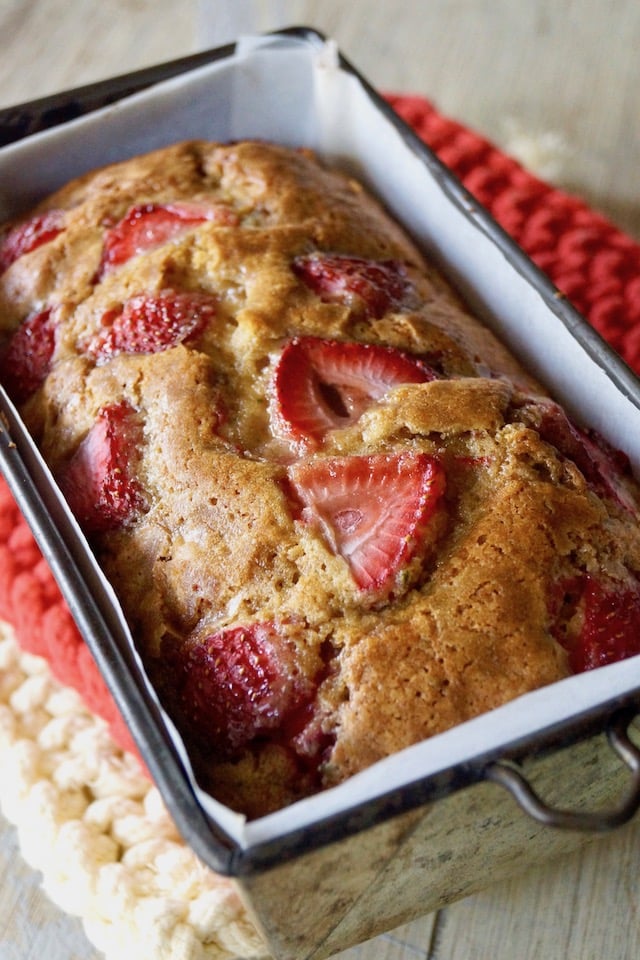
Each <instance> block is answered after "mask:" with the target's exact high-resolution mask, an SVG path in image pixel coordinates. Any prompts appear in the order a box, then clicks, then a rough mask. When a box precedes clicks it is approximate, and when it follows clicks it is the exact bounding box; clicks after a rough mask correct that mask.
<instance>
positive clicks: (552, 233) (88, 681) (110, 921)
mask: <svg viewBox="0 0 640 960" xmlns="http://www.w3.org/2000/svg"><path fill="white" fill-rule="evenodd" d="M389 100H390V102H391V104H392V105H393V106H394V107H395V109H396V110H397V111H398V113H400V114H401V115H402V116H403V117H404V119H405V120H407V121H408V122H409V123H410V124H411V125H412V126H413V128H414V129H415V130H416V132H417V133H418V134H419V135H420V136H421V137H422V138H423V139H424V140H425V141H426V142H427V143H428V144H429V145H430V146H431V147H432V148H433V149H434V150H435V151H436V152H437V153H438V155H439V156H440V157H441V159H442V160H443V161H444V162H445V163H447V164H448V165H449V166H450V167H451V168H452V170H453V171H454V172H455V173H456V174H457V175H458V176H459V177H460V179H461V180H462V181H463V183H464V184H465V186H466V187H467V189H468V190H469V191H470V192H471V193H472V194H474V195H475V197H476V198H477V199H478V200H479V201H480V202H481V203H483V204H484V205H485V206H486V207H488V209H489V210H490V211H491V213H492V214H493V215H494V217H495V218H496V220H498V222H499V223H500V224H501V225H502V226H503V227H504V228H505V229H506V230H507V231H508V232H509V233H511V235H512V236H513V237H514V238H515V240H516V241H518V243H520V245H521V246H522V247H523V248H524V249H525V250H526V251H527V252H528V253H529V254H530V256H531V257H532V258H533V260H534V261H535V262H536V263H537V264H538V266H539V267H541V268H542V269H543V270H545V271H546V272H547V274H548V275H549V276H550V278H551V280H552V281H553V282H554V284H555V285H556V286H557V287H558V288H559V289H560V290H561V291H562V292H563V293H564V294H565V295H566V296H567V297H568V298H569V299H570V300H571V301H572V302H573V303H574V304H575V306H576V307H577V308H578V309H579V310H580V311H581V312H582V313H583V314H584V315H585V316H586V317H587V318H588V320H589V321H590V322H591V323H592V324H593V325H594V327H596V328H597V329H598V330H599V331H600V333H601V334H602V335H603V336H604V337H605V338H606V339H608V341H609V342H610V343H611V345H612V346H613V347H614V348H615V349H616V350H618V351H619V353H620V354H621V355H622V356H623V357H624V358H625V359H626V361H627V362H628V363H629V364H630V365H631V366H632V367H634V368H635V369H636V370H640V323H639V321H640V245H638V244H637V243H635V242H634V241H633V240H631V239H630V238H629V237H627V236H625V235H624V234H623V233H622V232H621V231H620V230H618V229H617V228H616V227H615V226H613V224H611V223H610V222H608V221H607V220H606V219H605V218H604V217H603V216H600V215H599V214H597V213H595V212H594V211H593V210H591V209H590V208H589V207H588V206H587V205H586V204H585V203H584V202H582V201H581V200H579V199H577V198H576V197H573V196H570V195H568V194H566V193H564V192H563V191H561V190H558V189H555V188H554V187H551V186H549V185H548V184H547V183H545V182H543V181H542V180H540V179H539V178H538V177H536V176H534V174H532V173H531V172H529V171H528V170H526V169H525V168H524V167H523V166H522V165H521V164H520V163H519V162H517V161H516V160H515V159H513V158H512V157H510V156H507V155H506V154H505V153H504V152H502V151H500V150H498V149H497V148H496V147H495V146H494V145H493V144H491V143H490V142H489V141H487V140H485V139H484V138H482V137H480V136H478V135H477V134H476V133H474V132H472V131H470V130H469V129H467V128H465V127H463V126H462V125H461V124H459V123H457V122H455V121H453V120H450V119H448V118H446V117H443V116H442V115H441V114H440V113H439V112H438V111H437V110H436V109H435V108H434V107H433V106H432V105H431V104H430V103H428V102H427V101H425V100H424V99H423V98H422V97H409V96H398V95H392V96H390V97H389ZM0 619H2V620H4V621H5V622H6V623H7V624H10V625H11V626H10V627H9V628H8V629H7V630H5V631H4V632H3V633H1V634H0V768H1V769H2V774H3V775H2V777H1V778H0V806H1V807H2V810H3V813H4V814H5V816H6V817H7V818H8V819H9V820H11V821H12V822H13V823H15V824H16V825H17V827H18V834H19V841H20V846H21V850H22V852H23V854H24V856H25V858H26V859H27V860H28V861H29V863H30V864H31V865H33V866H34V867H35V868H37V869H39V870H41V871H42V873H43V876H44V884H45V889H46V890H47V892H48V894H49V895H50V896H51V898H52V899H53V900H54V901H55V902H57V903H58V904H59V905H60V906H61V907H62V908H63V909H64V910H66V911H67V912H69V913H71V914H75V915H77V916H79V917H81V918H82V920H83V922H84V924H85V929H86V930H87V933H88V935H89V937H90V939H91V940H92V941H93V942H94V943H95V945H96V946H97V947H98V948H99V949H100V950H102V951H104V953H105V954H106V955H107V956H108V957H109V958H113V960H115V958H116V957H117V958H118V960H119V958H122V957H124V956H127V957H128V956H131V957H136V958H140V960H147V958H149V960H150V958H153V960H196V958H199V960H200V958H202V960H222V958H230V957H243V958H251V957H258V956H262V955H264V952H265V951H264V948H263V947H262V946H261V943H260V940H259V937H258V936H257V934H256V933H255V931H254V930H253V928H252V926H251V924H250V922H249V921H248V919H247V916H246V914H245V912H244V909H243V907H242V905H241V902H240V900H239V898H238V896H237V893H236V891H235V887H234V885H233V882H232V881H229V880H226V879H224V878H221V877H218V876H216V875H214V874H213V873H212V872H211V871H209V870H208V869H206V868H204V867H203V866H202V865H200V864H199V863H198V861H197V860H196V858H195V856H194V855H193V854H192V852H191V851H190V850H189V849H188V847H187V846H186V845H185V844H184V843H183V842H182V841H181V840H180V838H179V837H178V836H177V834H176V832H175V828H174V827H173V825H172V823H171V821H170V819H169V817H168V816H167V814H166V812H165V811H164V808H163V806H162V802H161V800H160V798H159V796H158V794H157V791H156V789H155V787H154V786H153V785H152V784H151V783H150V782H149V780H148V779H147V778H146V776H145V775H144V772H143V770H142V767H141V766H140V764H139V762H138V760H137V759H136V757H135V749H134V747H133V744H132V742H131V739H130V736H129V733H128V731H127V729H126V727H125V725H124V723H123V721H122V719H121V718H120V715H119V713H118V711H117V708H116V707H115V704H114V703H113V701H112V699H111V697H110V696H109V694H108V692H107V690H106V687H105V685H104V682H103V681H102V679H101V677H100V675H99V673H98V670H97V668H96V666H95V664H94V662H93V660H92V658H91V655H90V654H89V652H88V650H87V648H86V647H85V645H84V643H83V641H82V639H81V638H80V636H79V634H78V632H77V630H76V627H75V625H74V623H73V620H72V619H71V615H70V614H69V611H68V610H67V607H66V605H65V603H64V601H63V600H62V597H61V596H60V593H59V591H58V588H57V586H56V584H55V582H54V580H53V578H52V576H51V573H50V571H49V569H48V567H47V566H46V564H45V562H44V561H43V560H42V558H41V556H40V554H39V551H38V549H37V547H36V545H35V542H34V541H33V538H32V536H31V534H30V532H29V530H28V528H27V526H26V524H25V522H24V520H23V519H22V517H21V515H20V513H19V511H18V509H17V507H16V505H15V503H14V501H13V499H12V497H11V495H10V494H9V492H8V490H7V488H6V486H5V484H4V483H3V482H2V481H0ZM34 655H37V656H34ZM76 691H77V692H76ZM78 692H79V693H80V694H81V697H82V699H81V698H80V696H78ZM83 701H84V703H83Z"/></svg>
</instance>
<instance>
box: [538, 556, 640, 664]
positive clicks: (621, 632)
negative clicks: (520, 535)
mask: <svg viewBox="0 0 640 960" xmlns="http://www.w3.org/2000/svg"><path fill="white" fill-rule="evenodd" d="M557 592H558V593H559V594H561V595H562V605H561V607H559V605H558V603H557V597H556V598H554V599H555V601H556V602H555V603H552V615H553V614H555V619H554V624H553V626H552V633H553V635H554V636H555V637H556V639H557V640H558V642H559V643H561V644H562V646H563V647H565V649H566V650H568V652H569V666H570V669H571V670H572V671H573V672H574V673H583V672H584V671H585V670H593V669H594V668H596V667H602V666H605V665H606V664H608V663H617V662H618V661H619V660H626V659H627V658H628V657H633V656H635V655H636V654H638V653H640V588H638V586H625V585H611V586H605V585H604V584H603V583H601V582H599V581H598V580H597V579H596V578H595V577H593V576H590V575H589V574H586V575H584V576H582V577H580V576H579V577H573V578H571V579H570V580H568V581H565V582H564V584H563V585H561V587H560V588H559V589H558V591H557ZM554 607H555V609H554Z"/></svg>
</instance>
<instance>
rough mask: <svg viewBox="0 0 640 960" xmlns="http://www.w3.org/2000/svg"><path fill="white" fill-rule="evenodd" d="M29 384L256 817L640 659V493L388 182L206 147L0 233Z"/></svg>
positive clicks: (68, 484)
mask: <svg viewBox="0 0 640 960" xmlns="http://www.w3.org/2000/svg"><path fill="white" fill-rule="evenodd" d="M0 316H1V318H2V327H3V331H4V334H3V343H2V351H1V357H0V366H1V375H2V382H3V383H4V384H5V386H6V387H7V389H8V391H9V392H10V394H11V396H12V397H13V399H14V400H15V402H16V403H17V404H18V405H19V408H20V410H21V413H22V416H23V418H24V420H25V422H26V424H27V426H28V427H29V429H30V431H31V432H32V434H33V436H34V437H35V439H36V441H37V442H38V444H39V446H40V448H41V450H42V452H43V455H44V456H45V458H46V459H47V461H48V462H49V464H50V465H51V468H52V470H53V472H54V475H55V476H56V478H57V481H58V483H59V485H60V487H61V489H62V491H63V492H64V494H65V496H66V498H67V500H68V502H69V504H70V506H71V509H72V510H73V511H74V513H75V515H76V517H77V518H78V521H79V523H80V524H81V526H82V527H83V529H84V531H85V533H86V536H87V538H88V540H89V543H90V544H91V546H92V548H93V550H94V551H95V553H96V555H97V557H98V559H99V561H100V563H101V565H102V566H103V568H104V570H105V571H106V573H107V575H108V577H109V578H110V580H111V581H112V583H113V584H114V586H115V588H116V590H117V592H118V595H119V597H120V599H121V602H122V605H123V608H124V610H125V613H126V615H127V617H128V620H129V622H130V625H131V628H132V632H133V635H134V638H135V641H136V643H137V645H138V648H139V650H140V653H141V655H142V657H143V660H144V662H145V664H146V669H147V670H148V673H149V676H150V678H151V680H152V682H153V683H154V685H155V686H156V689H157V690H158V693H159V696H160V697H161V699H162V701H163V703H164V704H165V706H166V709H167V711H168V712H169V713H170V714H171V716H172V717H173V719H174V721H175V723H176V725H177V727H178V728H179V730H180V731H181V733H182V736H183V737H184V740H185V742H186V744H187V745H188V748H189V751H190V754H191V757H192V759H193V763H194V767H195V769H196V770H197V772H198V776H199V778H200V780H201V782H202V784H203V786H204V787H205V788H206V789H208V790H209V791H210V792H211V793H212V794H213V795H214V796H216V797H217V798H219V799H220V800H221V801H223V802H224V803H227V804H228V805H230V806H231V807H233V808H234V809H236V810H238V811H242V812H244V813H245V814H246V815H247V816H249V817H256V816H260V815H263V814H265V813H267V812H269V811H272V810H275V809H278V808H280V807H282V806H284V805H286V804H288V803H291V802H293V801H295V800H296V799H298V798H301V797H303V796H305V795H308V794H310V793H313V792H316V791H318V790H321V789H323V788H326V787H328V786H331V785H334V784H337V783H339V782H340V781H342V780H344V779H345V778H347V777H349V776H350V775H352V774H354V773H356V772H357V771H359V770H361V769H363V768H364V767H366V766H368V765H370V764H372V763H374V762H375V761H377V760H379V759H381V758H383V757H385V756H387V755H388V754H390V753H392V752H395V751H397V750H399V749H401V748H403V747H405V746H407V745H410V744H412V743H414V742H416V741H419V740H421V739H423V738H426V737H430V736H432V735H434V734H437V733H439V732H441V731H443V730H446V729H447V728H449V727H451V726H452V725H454V724H457V723H459V722H461V721H464V720H466V719H469V718H471V717H473V716H476V715H478V714H480V713H482V712H484V711H487V710H490V709H492V708H494V707H496V706H498V705H499V704H502V703H504V702H506V701H508V700H511V699H513V698H515V697H517V696H518V695H520V694H523V693H525V692H527V691H529V690H532V689H534V688H537V687H540V686H542V685H545V684H549V683H552V682H554V681H556V680H560V679H562V678H563V677H566V676H567V675H569V674H571V673H575V672H579V671H583V670H587V669H591V668H593V667H597V666H600V665H602V664H606V663H609V662H611V661H613V660H618V659H623V658H625V657H628V656H631V655H633V654H635V653H638V652H640V580H639V575H640V526H639V525H638V522H637V521H638V506H637V504H638V499H637V496H638V491H637V488H636V486H635V482H634V480H633V478H632V477H631V475H630V472H629V469H628V465H627V461H626V459H625V457H624V456H623V455H622V454H619V453H617V452H615V451H613V450H611V449H610V448H609V447H608V445H607V444H606V443H605V442H604V441H603V440H602V439H601V438H599V437H598V436H597V435H595V434H594V433H593V432H592V431H590V430H588V429H585V428H584V427H582V426H579V425H578V424H577V423H574V422H572V420H570V419H569V418H568V417H567V415H566V414H565V412H564V411H563V410H562V408H561V407H560V406H559V405H558V404H557V403H555V402H554V401H553V400H552V399H551V398H550V397H549V396H548V395H547V394H546V393H545V392H544V391H543V389H542V388H541V387H540V385H539V384H538V383H536V382H535V381H534V380H533V379H532V378H531V377H530V376H529V375H528V374H527V373H526V371H525V370H523V369H522V368H521V366H520V365H519V364H518V363H517V362H516V361H515V360H514V359H513V357H512V356H510V354H509V353H508V352H507V351H506V350H505V348H504V347H503V346H501V344H500V343H499V342H497V341H496V340H495V338H494V337H493V336H492V335H491V334H490V333H489V331H488V330H487V329H485V328H484V327H483V326H482V325H481V323H479V322H478V320H477V319H476V318H475V317H473V316H472V315H471V313H470V312H469V310H468V309H467V308H466V306H465V305H464V304H463V303H462V301H461V300H460V299H459V298H458V297H457V295H456V294H455V293H454V292H453V291H452V290H451V289H450V287H449V286H448V285H447V283H446V282H445V281H444V280H443V279H442V278H441V277H440V275H439V274H438V272H437V271H436V270H435V269H434V267H433V266H431V265H429V264H427V263H425V262H424V260H423V257H422V255H421V254H420V253H419V252H418V250H417V249H416V248H415V246H414V245H413V244H412V242H411V241H410V240H409V239H408V238H407V236H406V235H405V234H404V233H403V232H402V230H401V229H400V228H399V227H398V225H396V224H395V223H393V222H392V221H391V220H390V218H389V217H388V215H387V214H386V213H385V212H384V211H383V210H382V208H381V207H380V206H379V205H378V204H377V203H376V201H375V200H374V199H372V198H371V197H370V196H368V195H367V193H366V192H365V191H364V189H363V188H362V186H361V185H360V184H358V183H357V182H354V181H353V180H352V179H349V178H347V177H344V176H343V175H342V174H340V173H338V172H336V171H333V170H330V169H327V168H326V167H325V166H324V165H323V164H322V163H321V162H319V160H318V159H317V158H315V157H314V156H313V155H311V154H310V153H309V152H307V151H302V150H299V151H291V150H288V149H285V148H282V147H280V146H277V145H270V144H266V143H252V142H243V143H234V144H230V145H224V144H211V143H205V142H200V141H197V142H188V143H181V144H177V145H173V146H170V147H167V148H165V149H162V150H159V151H156V152H154V153H151V154H148V155H146V156H142V157H137V158H134V159H131V160H128V161H126V162H123V163H121V164H118V165H113V166H110V167H107V168H104V169H101V170H98V171H96V172H94V173H91V174H89V175H87V176H85V177H83V178H81V179H79V180H76V181H74V182H72V183H71V184H69V185H68V186H66V187H65V188H63V189H62V190H60V191H59V192H58V193H56V194H55V195H54V196H52V197H50V198H48V199H47V200H46V201H45V202H43V203H42V204H41V206H40V207H39V208H38V209H36V210H35V211H33V212H32V213H31V214H30V215H28V216H25V217H24V218H21V219H20V220H19V221H17V222H15V223H11V224H8V225H6V226H5V228H4V230H3V232H2V233H1V234H0Z"/></svg>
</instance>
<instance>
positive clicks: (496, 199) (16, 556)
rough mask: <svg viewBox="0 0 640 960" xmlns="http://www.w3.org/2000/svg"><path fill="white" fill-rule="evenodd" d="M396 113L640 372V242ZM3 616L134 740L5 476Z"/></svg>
mask: <svg viewBox="0 0 640 960" xmlns="http://www.w3.org/2000/svg"><path fill="white" fill-rule="evenodd" d="M388 99H389V102H390V103H391V105H392V106H393V107H394V108H395V110H396V111H397V112H398V113H399V114H400V115H401V116H402V117H403V118H404V119H405V120H406V121H407V122H408V123H409V124H410V125H411V126H412V127H413V128H414V130H415V131H416V132H417V133H418V135H419V136H420V137H422V139H423V140H424V141H425V142H426V143H427V144H428V145H429V146H430V147H431V148H432V149H433V150H434V151H435V152H436V153H437V154H438V155H439V157H440V158H441V160H442V161H443V162H444V163H446V164H447V165H448V166H449V167H450V168H451V169H452V170H453V172H454V173H455V174H456V175H457V176H458V177H459V178H460V180H461V181H462V182H463V184H464V185H465V187H466V188H467V189H468V190H469V192H470V193H472V194H473V195H474V196H475V197H476V198H477V199H478V200H479V201H480V203H482V204H484V205H485V206H486V207H487V208H488V209H489V211H490V212H491V213H492V215H493V216H494V218H495V219H496V220H497V221H498V223H500V225H501V226H502V227H503V228H504V229H505V230H506V231H507V232H508V233H510V234H511V236H512V237H513V238H514V239H515V240H516V241H517V242H518V243H519V244H520V246H522V247H523V248H524V250H526V252H527V253H528V254H529V255H530V256H531V258H532V259H533V260H534V261H535V262H536V264H537V265H538V266H539V267H540V268H541V269H542V270H544V271H545V272H546V273H547V274H548V276H549V277H550V279H551V280H552V282H553V283H554V284H555V286H556V287H558V289H559V290H561V291H562V292H563V293H564V294H565V295H566V296H567V297H568V298H569V300H571V301H572V303H573V304H574V305H575V306H576V307H577V308H578V310H580V311H581V312H582V313H583V314H584V316H585V317H586V318H587V319H588V320H589V321H590V322H591V323H592V324H593V326H594V327H595V328H596V329H597V330H598V331H599V332H600V333H601V334H602V335H603V336H604V337H605V338H606V339H607V340H608V341H609V343H610V344H611V346H613V347H614V349H616V350H617V351H618V352H619V353H620V354H621V355H622V356H623V357H624V359H625V360H626V361H627V363H629V364H630V366H632V367H633V368H634V369H635V370H636V371H638V372H640V245H639V244H637V243H636V242H634V241H633V240H632V239H631V238H629V237H628V236H626V235H625V234H623V233H622V232H621V231H620V230H618V229H617V228H616V227H615V226H613V224H611V223H609V221H607V220H606V218H604V217H602V216H600V215H599V214H597V213H595V212H594V211H593V210H591V209H590V208H589V207H588V206H587V205H586V204H585V203H584V202H583V201H581V200H579V199H578V198H576V197H573V196H570V195H568V194H566V193H564V192H562V191H560V190H557V189H555V188H553V187H550V186H549V185H548V184H546V183H544V182H542V181H541V180H539V179H537V178H536V177H534V176H532V175H531V174H530V173H528V172H527V171H526V170H524V169H523V168H522V166H521V165H520V164H519V163H517V161H515V160H514V159H513V158H511V157H509V156H506V155H505V154H504V153H502V152H501V151H500V150H498V149H497V148H496V147H495V146H493V144H491V143H490V142H489V141H487V140H485V139H484V138H483V137H480V136H478V134H476V133H474V132H473V131H471V130H469V129H467V128H466V127H463V126H462V125H461V124H459V123H457V122H456V121H454V120H451V119H448V118H447V117H443V116H442V115H441V114H440V113H439V112H438V111H437V110H436V109H435V108H434V107H433V106H432V105H431V104H430V103H428V102H427V101H426V100H424V99H423V98H422V97H409V96H400V95H392V96H389V97H388ZM0 618H2V619H3V620H5V621H7V622H8V623H10V624H12V625H13V627H14V628H15V633H16V637H17V640H18V643H19V644H20V646H21V647H22V648H23V649H25V650H27V651H29V652H32V653H36V654H39V655H41V656H43V657H46V659H47V660H48V661H49V664H50V666H51V670H52V672H53V674H54V675H55V676H56V677H57V678H58V679H59V680H60V681H61V682H62V683H64V684H66V685H67V686H70V687H73V688H75V689H76V690H78V691H79V692H80V693H81V694H82V696H83V698H84V700H85V702H86V704H87V706H88V707H89V709H90V710H91V711H92V712H93V713H95V714H97V715H99V716H102V717H104V718H105V719H106V720H107V722H108V723H109V724H110V727H111V731H112V733H113V736H114V738H115V739H116V741H117V742H118V743H119V744H120V745H121V746H123V747H124V748H125V749H133V742H132V739H131V737H130V735H129V731H128V730H127V728H126V726H125V724H124V722H123V720H122V718H121V717H120V714H119V712H118V710H117V707H116V706H115V703H114V701H113V700H112V698H111V696H110V694H109V692H108V690H107V688H106V686H105V684H104V681H103V680H102V677H101V676H100V674H99V672H98V669H97V667H96V665H95V663H94V661H93V659H92V657H91V655H90V653H89V651H88V648H87V647H86V646H85V644H84V642H83V641H82V638H81V637H80V635H79V633H78V631H77V629H76V627H75V624H74V622H73V620H72V618H71V614H70V613H69V611H68V609H67V607H66V604H65V602H64V600H63V599H62V597H61V595H60V593H59V590H58V587H57V585H56V583H55V581H54V580H53V577H52V575H51V573H50V571H49V569H48V567H47V565H46V564H45V562H44V560H43V559H42V557H41V556H40V553H39V551H38V548H37V546H36V544H35V542H34V540H33V537H32V536H31V533H30V532H29V529H28V527H27V525H26V523H25V521H24V520H23V519H22V516H21V515H20V513H19V511H18V509H17V507H16V505H15V502H14V501H13V499H12V497H11V494H10V493H9V491H8V489H7V487H6V485H5V483H4V482H3V481H1V480H0Z"/></svg>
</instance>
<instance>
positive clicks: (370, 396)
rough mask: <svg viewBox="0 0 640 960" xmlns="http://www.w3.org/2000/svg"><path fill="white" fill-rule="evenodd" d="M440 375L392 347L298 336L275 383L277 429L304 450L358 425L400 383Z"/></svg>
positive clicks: (273, 409)
mask: <svg viewBox="0 0 640 960" xmlns="http://www.w3.org/2000/svg"><path fill="white" fill-rule="evenodd" d="M436 376H437V374H436V373H435V371H433V370H431V369H430V368H429V367H428V366H426V364H424V363H422V362H421V361H420V360H418V359H417V358H416V357H411V356H409V355H408V354H404V353H401V352H400V351H399V350H394V349H393V348H391V347H382V346H378V345H377V344H372V343H358V342H355V341H348V342H342V341H338V340H322V339H321V338H319V337H299V338H295V339H294V340H290V341H289V342H288V343H287V345H286V346H285V348H284V350H283V351H282V353H281V355H280V358H279V360H278V363H277V366H276V368H275V371H274V375H273V381H272V385H271V390H272V402H271V407H270V413H271V419H272V424H273V427H274V431H275V432H276V433H277V434H279V435H280V436H283V437H284V438H285V439H288V440H290V441H291V442H292V443H293V444H294V445H295V446H296V447H299V448H301V449H302V450H304V449H307V448H313V447H315V446H317V444H318V443H320V442H321V441H322V439H323V438H324V436H325V435H326V434H327V433H328V432H329V431H330V430H335V429H337V428H340V427H347V426H349V425H350V424H352V423H354V422H355V421H356V420H357V419H358V418H359V417H360V415H361V414H362V413H363V412H364V411H365V410H366V408H367V407H368V406H369V405H370V404H371V403H372V402H374V401H375V400H378V399H379V398H380V397H383V396H384V395H385V393H387V391H388V390H390V389H391V388H392V387H396V386H398V385H399V384H401V383H423V382H424V381H426V380H433V379H435V378H436Z"/></svg>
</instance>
